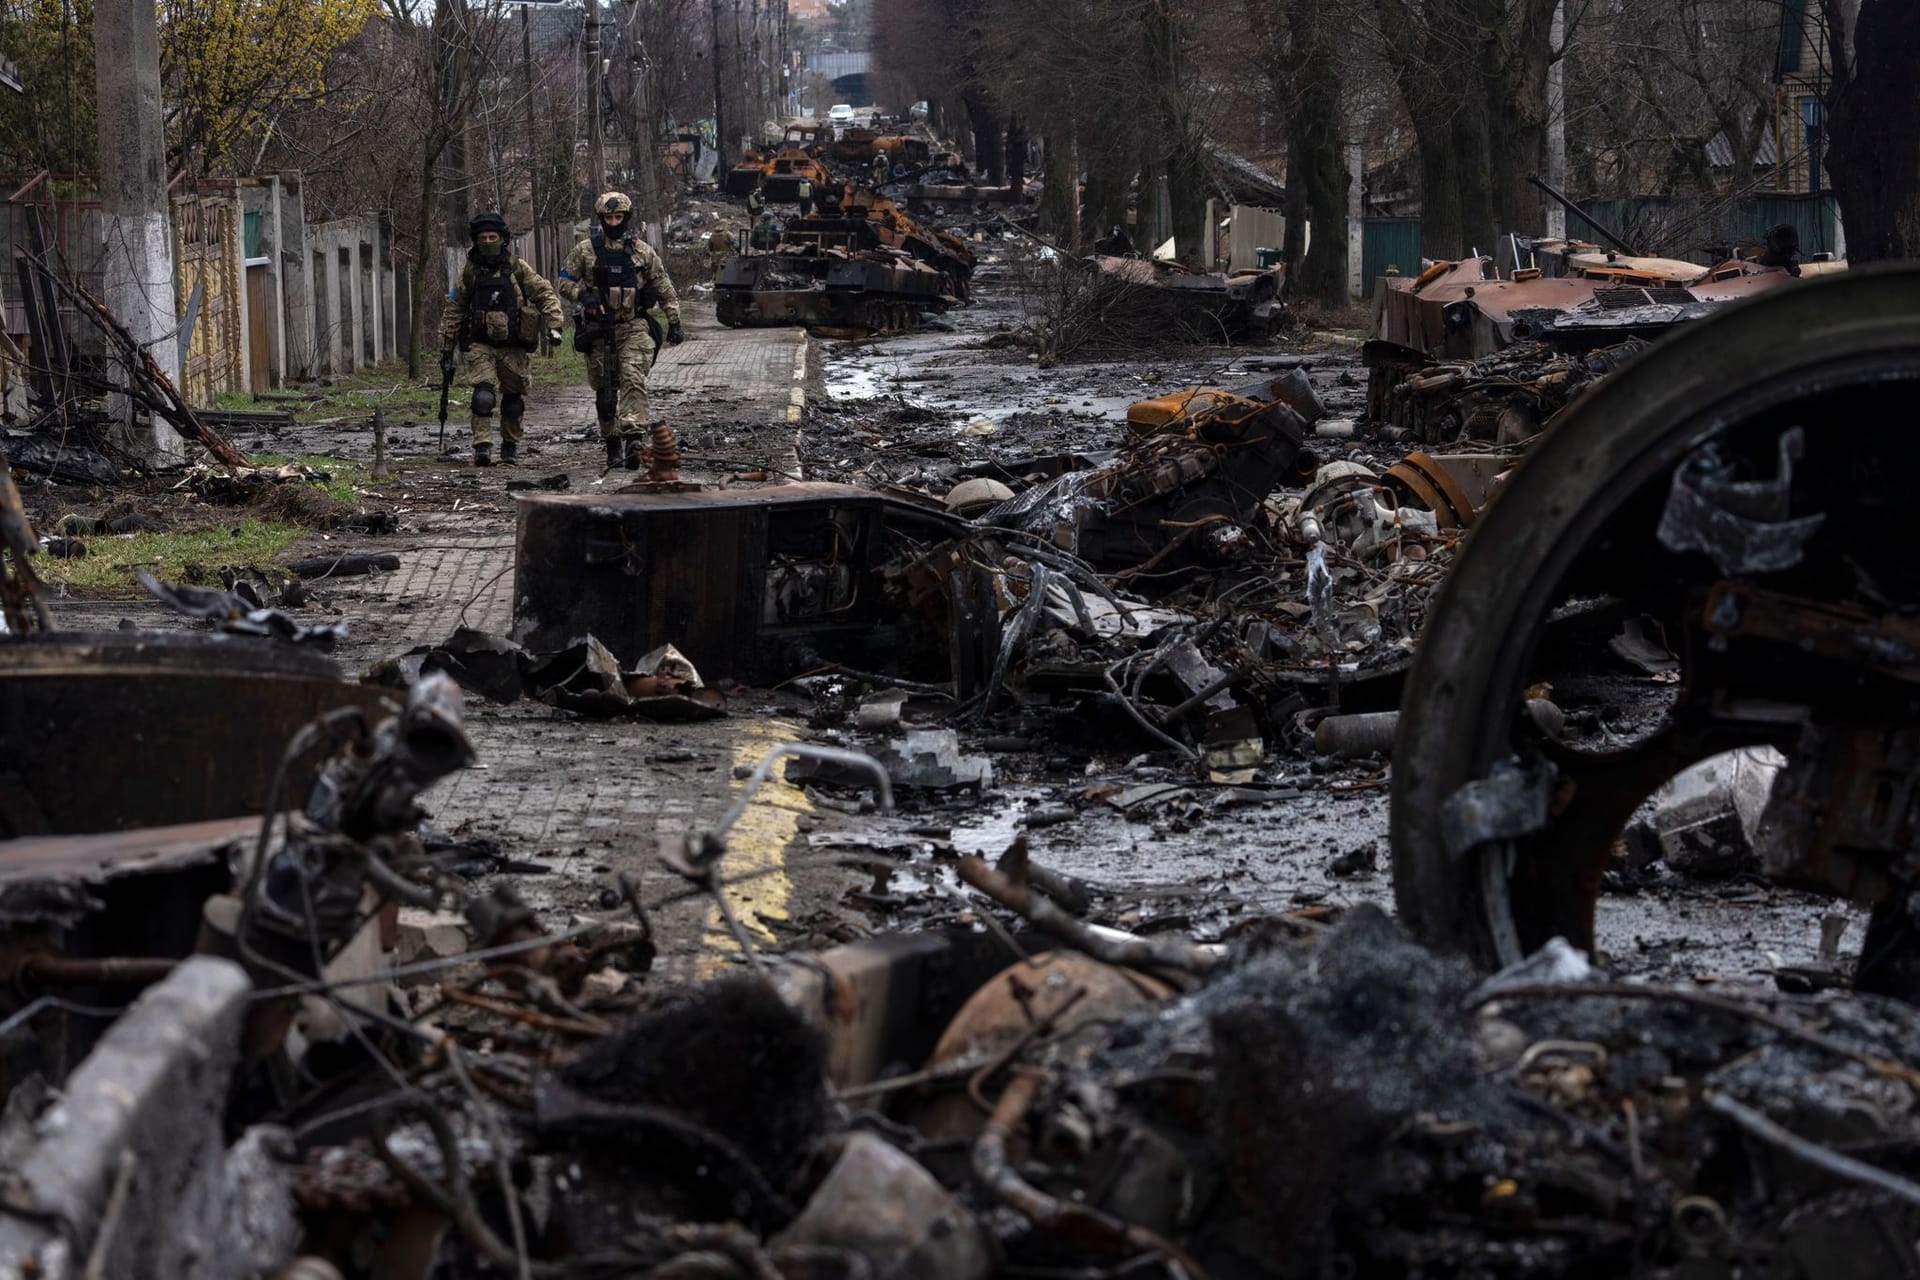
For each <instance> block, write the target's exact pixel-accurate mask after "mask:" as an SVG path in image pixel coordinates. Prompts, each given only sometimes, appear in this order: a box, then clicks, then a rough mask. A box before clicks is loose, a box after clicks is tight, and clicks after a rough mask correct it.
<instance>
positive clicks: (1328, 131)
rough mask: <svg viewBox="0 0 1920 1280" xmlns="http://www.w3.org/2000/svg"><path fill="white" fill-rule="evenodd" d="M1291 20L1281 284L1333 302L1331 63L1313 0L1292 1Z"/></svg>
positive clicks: (1335, 67)
mask: <svg viewBox="0 0 1920 1280" xmlns="http://www.w3.org/2000/svg"><path fill="white" fill-rule="evenodd" d="M1291 22H1292V34H1293V46H1294V48H1295V50H1296V51H1297V53H1298V61H1297V64H1296V65H1297V67H1298V73H1297V74H1298V85H1297V89H1298V91H1297V94H1296V101H1295V105H1294V109H1293V111H1292V113H1291V115H1290V116H1289V117H1288V120H1287V234H1286V239H1285V241H1284V242H1283V244H1282V253H1283V256H1285V259H1286V264H1287V288H1288V291H1289V292H1290V293H1292V294H1293V295H1295V296H1296V297H1303V298H1312V299H1313V300H1315V301H1317V302H1325V303H1329V304H1332V305H1335V306H1338V305H1341V304H1343V303H1345V302H1346V300H1347V235H1348V228H1347V164H1346V156H1345V149H1344V147H1343V146H1342V145H1341V142H1342V140H1341V137H1340V129H1341V125H1342V123H1343V120H1344V117H1343V115H1342V112H1341V100H1340V99H1341V94H1340V79H1339V63H1338V62H1337V61H1336V60H1335V51H1334V49H1333V48H1332V36H1333V32H1332V31H1331V30H1329V29H1328V26H1327V21H1326V16H1325V15H1324V14H1323V13H1322V12H1321V6H1320V4H1319V0H1305V2H1304V3H1298V4H1295V5H1294V6H1293V10H1292V14H1291ZM1308 225H1311V226H1312V228H1313V235H1312V241H1311V243H1310V244H1309V243H1308V242H1307V237H1306V234H1305V231H1306V227H1307V226H1308ZM1296 227H1298V228H1299V230H1298V231H1296ZM1303 251H1304V253H1305V257H1304V259H1303V258H1302V256H1301V254H1302V252H1303Z"/></svg>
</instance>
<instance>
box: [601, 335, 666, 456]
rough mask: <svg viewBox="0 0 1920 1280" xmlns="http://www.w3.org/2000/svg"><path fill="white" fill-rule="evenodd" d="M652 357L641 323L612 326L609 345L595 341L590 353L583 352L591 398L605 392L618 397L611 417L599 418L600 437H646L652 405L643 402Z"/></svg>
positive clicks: (651, 350) (650, 339)
mask: <svg viewBox="0 0 1920 1280" xmlns="http://www.w3.org/2000/svg"><path fill="white" fill-rule="evenodd" d="M609 347H611V350H609ZM653 357H654V348H653V335H652V334H650V333H648V332H647V322H646V321H645V320H629V321H627V322H626V323H625V324H617V325H615V326H614V327H613V342H612V343H611V344H609V343H607V342H606V341H604V340H601V341H596V342H595V343H594V344H593V350H591V351H589V352H587V385H588V386H590V387H592V388H593V390H594V396H595V399H596V400H598V399H599V398H600V397H601V396H602V395H603V394H604V393H605V392H606V391H608V390H611V391H613V392H614V393H615V394H616V395H617V396H618V397H619V402H618V406H617V408H616V409H615V411H614V416H613V418H612V419H608V418H607V417H606V416H605V415H604V414H602V415H601V417H600V434H601V435H603V436H637V435H644V434H646V430H647V426H648V424H649V423H651V422H652V421H653V406H652V404H651V403H650V402H649V401H648V400H647V374H648V373H650V372H652V370H653ZM609 366H611V368H609Z"/></svg>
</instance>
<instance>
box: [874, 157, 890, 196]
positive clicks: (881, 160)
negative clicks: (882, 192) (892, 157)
mask: <svg viewBox="0 0 1920 1280" xmlns="http://www.w3.org/2000/svg"><path fill="white" fill-rule="evenodd" d="M891 170H892V166H891V165H889V164H888V163H887V153H886V150H885V149H884V148H882V149H881V150H880V151H879V152H878V153H876V154H875V155H874V157H873V185H874V186H876V187H877V186H881V185H882V184H884V183H885V182H886V180H887V174H888V173H889V172H891Z"/></svg>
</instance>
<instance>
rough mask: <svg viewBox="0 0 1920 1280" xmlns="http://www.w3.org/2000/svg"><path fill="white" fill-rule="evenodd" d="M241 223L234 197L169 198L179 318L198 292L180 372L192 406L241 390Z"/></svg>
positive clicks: (242, 328)
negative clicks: (198, 298)
mask: <svg viewBox="0 0 1920 1280" xmlns="http://www.w3.org/2000/svg"><path fill="white" fill-rule="evenodd" d="M240 227H241V224H240V217H239V213H238V204H237V203H236V202H235V201H233V200H230V199H220V198H218V197H211V196H188V197H186V198H184V199H180V200H175V201H174V202H173V233H174V262H175V272H174V278H175V279H176V280H177V281H178V282H179V285H178V289H177V292H178V294H179V308H180V318H181V320H182V321H183V322H184V321H185V320H186V318H187V312H188V309H189V307H191V306H192V305H193V295H194V293H195V292H196V289H197V290H198V292H199V293H200V301H199V305H198V307H197V308H195V312H196V314H195V316H194V320H193V330H192V332H191V333H190V334H189V335H188V339H187V354H186V359H185V360H184V361H182V362H181V363H182V367H181V371H180V381H181V383H182V384H183V385H182V386H181V388H180V390H181V393H182V394H183V395H185V396H186V398H187V400H188V401H189V402H191V403H193V404H211V403H212V402H213V397H214V395H215V394H216V393H217V392H221V391H240V390H244V388H243V387H242V386H241V385H240V380H241V376H242V371H243V370H244V369H245V367H246V366H245V362H244V360H243V358H242V356H241V350H240V344H241V343H243V342H245V341H246V332H245V324H244V308H245V302H244V300H243V295H242V290H243V288H244V287H245V286H244V283H243V282H242V281H241V280H240V278H239V275H240V272H239V264H240Z"/></svg>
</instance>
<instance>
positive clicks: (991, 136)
mask: <svg viewBox="0 0 1920 1280" xmlns="http://www.w3.org/2000/svg"><path fill="white" fill-rule="evenodd" d="M961 100H962V101H963V102H965V103H966V106H967V123H968V125H969V126H970V127H971V128H972V130H973V164H974V168H976V169H978V170H979V171H980V174H981V176H982V177H983V178H984V179H985V180H986V185H987V186H989V187H997V186H999V185H1000V184H1002V183H1003V182H1005V181H1006V180H1007V151H1006V147H1005V145H1004V143H1003V140H1002V137H1001V132H1002V128H1003V126H1002V125H1001V123H1000V113H999V112H998V111H996V110H994V107H993V104H992V103H991V102H990V101H988V99H987V96H986V94H984V93H982V92H981V91H980V90H979V89H975V88H969V89H967V90H966V91H965V92H964V93H963V94H961Z"/></svg>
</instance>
